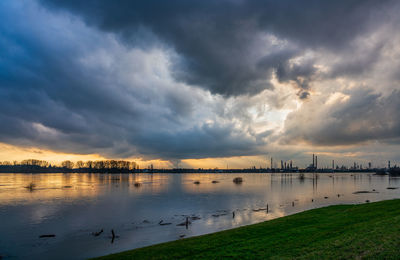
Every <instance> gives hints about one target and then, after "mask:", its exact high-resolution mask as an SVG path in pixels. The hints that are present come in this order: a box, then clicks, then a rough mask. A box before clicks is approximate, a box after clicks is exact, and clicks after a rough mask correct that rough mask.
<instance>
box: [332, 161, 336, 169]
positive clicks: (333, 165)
mask: <svg viewBox="0 0 400 260" xmlns="http://www.w3.org/2000/svg"><path fill="white" fill-rule="evenodd" d="M334 169H335V160H332V170H334Z"/></svg>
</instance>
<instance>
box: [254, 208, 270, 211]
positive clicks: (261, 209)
mask: <svg viewBox="0 0 400 260" xmlns="http://www.w3.org/2000/svg"><path fill="white" fill-rule="evenodd" d="M263 210H267V208H259V209H253V211H254V212H259V211H263Z"/></svg>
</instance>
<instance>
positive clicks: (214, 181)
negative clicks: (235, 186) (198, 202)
mask: <svg viewBox="0 0 400 260" xmlns="http://www.w3.org/2000/svg"><path fill="white" fill-rule="evenodd" d="M211 183H219V181H212V182H211Z"/></svg>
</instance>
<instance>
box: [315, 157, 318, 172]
mask: <svg viewBox="0 0 400 260" xmlns="http://www.w3.org/2000/svg"><path fill="white" fill-rule="evenodd" d="M315 169H318V156H315Z"/></svg>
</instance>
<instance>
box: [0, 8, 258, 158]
mask: <svg viewBox="0 0 400 260" xmlns="http://www.w3.org/2000/svg"><path fill="white" fill-rule="evenodd" d="M0 16H1V17H2V23H1V24H0V57H1V58H0V120H1V125H2V126H1V128H0V142H5V143H12V144H16V145H22V146H38V147H42V148H48V149H52V150H57V151H62V152H71V153H76V152H78V153H99V154H101V155H104V156H110V157H128V156H145V157H146V158H161V157H162V158H164V159H183V158H202V157H215V156H230V155H233V154H235V155H248V154H254V153H256V151H257V150H258V149H259V146H260V145H262V144H263V142H262V141H260V139H259V138H257V136H256V135H254V136H251V135H250V134H248V133H246V132H244V131H238V130H235V129H234V126H233V125H231V124H225V123H222V122H221V123H218V124H217V123H207V124H205V123H204V122H202V121H199V122H197V121H196V120H201V119H200V118H192V114H193V113H194V106H195V105H196V104H197V103H198V102H202V101H201V98H200V97H199V95H198V94H196V91H195V90H187V89H186V90H185V89H182V87H180V86H179V85H177V84H176V83H175V84H173V83H164V82H162V81H160V80H159V78H160V77H161V76H159V75H154V72H153V71H150V72H148V70H149V69H148V68H146V66H147V67H148V61H147V59H149V55H150V54H149V55H148V54H146V53H141V52H138V53H134V54H131V53H129V50H127V49H124V48H123V47H121V46H119V45H118V44H117V45H116V46H115V42H114V41H113V40H112V39H111V40H109V39H108V40H107V38H104V37H103V35H102V34H99V33H98V32H94V31H91V30H89V29H87V28H85V27H84V26H83V25H82V24H80V23H79V22H74V21H71V20H70V19H68V18H67V19H59V18H57V17H54V16H52V15H50V14H48V13H46V12H44V11H43V10H40V9H38V8H37V6H35V5H32V4H24V3H22V2H12V1H9V2H8V3H7V2H3V3H1V4H0ZM97 49H99V50H107V52H109V53H103V54H99V55H97V54H96V52H95V50H97ZM93 52H94V53H95V54H93ZM114 52H115V53H114ZM118 52H121V53H120V54H118ZM116 53H117V54H116ZM91 55H95V58H94V60H93V61H91V60H90V59H91V57H92V56H91ZM96 55H97V56H96ZM104 55H105V57H103V56H104ZM107 55H110V56H107ZM113 55H115V56H113ZM118 55H119V56H118ZM127 55H133V56H132V57H126V56H127ZM146 55H147V56H146ZM150 58H151V57H150ZM102 59H103V60H105V61H102ZM109 59H111V60H116V61H117V62H114V64H113V66H112V68H108V67H107V65H104V66H105V67H102V66H103V65H101V63H102V62H104V63H105V64H107V62H110V61H108V60H109ZM111 62H112V61H111ZM99 63H100V65H99ZM132 66H133V67H134V66H136V67H137V68H136V69H133V70H132V68H130V67H132ZM159 73H162V72H159ZM127 76H129V77H133V78H130V79H129V80H125V81H124V80H123V79H122V78H123V77H127ZM157 80H158V81H157ZM168 84H169V85H168ZM175 85H176V86H175Z"/></svg>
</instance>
